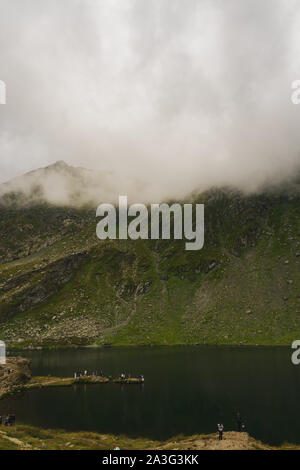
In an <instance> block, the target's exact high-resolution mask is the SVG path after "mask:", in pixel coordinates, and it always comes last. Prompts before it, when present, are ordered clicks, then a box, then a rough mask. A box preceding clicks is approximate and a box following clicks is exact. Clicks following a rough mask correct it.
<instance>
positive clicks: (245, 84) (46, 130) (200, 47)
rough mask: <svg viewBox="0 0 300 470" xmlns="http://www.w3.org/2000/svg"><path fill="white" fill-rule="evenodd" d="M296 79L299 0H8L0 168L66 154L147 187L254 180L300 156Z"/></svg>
mask: <svg viewBox="0 0 300 470" xmlns="http://www.w3.org/2000/svg"><path fill="white" fill-rule="evenodd" d="M296 79H300V5H299V1H298V0H288V1H286V0H263V1H262V0H226V1H224V0H101V1H100V0H98V1H97V0H43V1H41V0H0V80H3V81H4V82H5V84H6V104H5V105H3V104H1V105H0V180H1V181H6V180H9V179H11V178H14V177H16V176H18V175H21V174H23V173H24V172H26V171H29V170H33V169H36V168H39V167H43V166H47V165H50V164H51V163H54V162H55V161H57V160H64V161H65V162H67V163H68V164H70V165H73V166H81V167H86V168H90V169H95V170H99V171H100V173H99V186H101V185H102V179H101V178H102V177H101V175H103V178H105V179H106V182H107V178H108V179H109V184H107V186H106V187H107V191H108V193H107V194H109V191H111V193H115V194H122V193H123V194H124V193H125V194H126V193H127V194H128V195H129V196H131V197H132V198H135V199H137V198H138V199H139V200H142V199H148V200H149V199H151V198H152V199H153V200H157V199H163V198H168V197H182V196H184V195H186V194H188V193H190V192H191V191H192V190H194V189H197V190H199V191H202V190H204V189H207V188H209V187H210V186H213V185H214V186H215V185H224V184H226V185H235V186H238V187H240V188H242V189H245V190H255V189H256V188H258V187H260V186H261V185H262V184H265V182H268V183H269V182H277V181H280V180H281V179H284V178H286V177H289V176H290V175H293V174H295V172H296V171H297V169H298V168H299V162H300V106H297V105H294V104H292V102H291V94H292V90H291V84H292V82H293V81H294V80H296ZM51 174H53V175H54V178H53V180H54V181H53V183H52V181H47V191H48V192H49V197H50V198H51V191H52V190H53V191H54V192H55V191H56V198H57V188H58V187H57V185H56V184H55V172H51ZM95 175H98V173H94V179H95ZM104 175H105V176H104ZM48 176H49V175H48ZM29 180H30V179H27V180H26V181H29ZM63 184H64V183H63V180H62V181H60V185H63ZM94 186H95V188H96V187H97V183H95V182H94ZM108 188H109V189H108ZM89 189H90V188H89ZM59 194H61V195H62V196H61V197H62V198H63V197H65V192H64V191H61V190H60V192H59ZM96 197H97V196H96ZM102 197H103V194H102V195H101V198H102ZM108 198H110V196H108Z"/></svg>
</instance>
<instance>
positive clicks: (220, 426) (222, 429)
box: [218, 423, 224, 441]
mask: <svg viewBox="0 0 300 470" xmlns="http://www.w3.org/2000/svg"><path fill="white" fill-rule="evenodd" d="M223 431H224V426H223V424H222V423H218V433H219V441H222V439H223Z"/></svg>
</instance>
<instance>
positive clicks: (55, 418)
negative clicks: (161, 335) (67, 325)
mask: <svg viewBox="0 0 300 470" xmlns="http://www.w3.org/2000/svg"><path fill="white" fill-rule="evenodd" d="M291 353H292V350H291V349H289V348H258V347H256V348H254V347H253V348H245V347H243V348H238V347H237V348H234V347H232V348H230V347H182V348H179V347H178V348H177V347H176V348H175V347H174V348H120V349H117V348H116V349H115V348H112V349H82V350H79V349H76V350H56V351H55V350H53V351H34V352H29V351H26V353H23V355H24V356H26V357H30V358H31V359H32V372H33V374H34V375H48V374H51V375H53V376H60V377H67V376H73V374H74V371H75V370H84V369H87V370H88V371H96V370H97V371H100V370H103V372H104V373H105V375H113V376H117V375H119V374H120V373H122V372H126V373H131V374H132V376H137V375H139V374H143V375H144V376H145V383H144V385H120V384H103V385H76V386H72V387H65V388H64V387H60V388H49V389H44V390H32V391H28V392H25V393H22V394H19V395H17V396H14V397H10V398H7V399H5V400H2V401H0V414H5V413H8V412H14V413H16V416H17V422H19V423H20V422H22V423H25V424H31V425H34V426H40V427H44V428H64V429H67V430H78V431H79V430H89V431H97V432H101V433H113V434H126V435H128V436H132V437H141V436H145V437H149V438H153V439H167V438H170V437H173V436H176V435H178V434H187V435H190V434H194V433H211V432H215V431H216V425H217V423H218V421H220V420H221V421H222V422H223V424H224V427H225V431H226V430H235V429H236V423H235V416H236V412H237V411H239V412H240V413H241V415H242V418H243V420H244V422H245V424H246V428H247V430H248V432H249V433H250V434H251V435H252V436H253V437H255V438H257V439H260V440H262V441H264V442H267V443H270V444H280V443H283V442H287V441H288V442H292V443H300V366H294V365H292V363H291Z"/></svg>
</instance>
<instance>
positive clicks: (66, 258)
mask: <svg viewBox="0 0 300 470" xmlns="http://www.w3.org/2000/svg"><path fill="white" fill-rule="evenodd" d="M197 200H198V201H199V202H200V201H201V202H205V211H206V214H205V224H206V226H205V245H204V248H203V249H202V250H200V251H185V249H184V242H182V241H177V240H176V241H174V240H171V241H155V240H148V241H142V240H139V241H131V240H128V241H127V240H122V241H121V240H115V241H100V240H98V239H97V237H96V233H95V228H96V223H97V221H96V219H95V211H94V210H92V211H91V210H88V209H75V208H73V209H70V208H64V207H55V206H51V205H49V204H46V203H43V204H40V205H38V204H35V205H34V206H30V207H26V206H25V207H18V206H17V205H16V206H14V208H13V209H12V208H11V207H10V208H9V209H8V208H7V207H6V206H5V205H3V206H2V207H1V206H0V217H1V228H0V256H1V263H2V264H1V265H0V289H1V298H0V337H1V339H4V340H6V341H7V343H8V344H10V345H14V346H19V347H24V346H55V345H59V346H61V345H75V344H76V345H102V344H126V345H130V344H165V345H168V344H197V343H209V344H237V343H238V344H240V343H242V344H276V345H277V344H290V343H291V342H292V341H293V340H295V339H298V337H299V334H300V328H299V327H300V270H299V267H300V196H299V192H298V191H296V192H295V193H293V195H291V194H288V193H287V192H279V193H275V192H272V193H271V192H269V193H267V194H260V195H256V196H247V197H246V196H243V195H241V194H239V193H237V192H233V191H229V190H216V191H210V192H208V193H206V194H204V195H202V196H201V197H199V198H198V199H197Z"/></svg>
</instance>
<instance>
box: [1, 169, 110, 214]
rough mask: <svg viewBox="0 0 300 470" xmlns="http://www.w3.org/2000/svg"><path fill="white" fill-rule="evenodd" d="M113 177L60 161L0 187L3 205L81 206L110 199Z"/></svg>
mask: <svg viewBox="0 0 300 470" xmlns="http://www.w3.org/2000/svg"><path fill="white" fill-rule="evenodd" d="M112 176H113V175H112V174H111V173H104V172H103V171H102V172H100V171H95V170H88V169H86V168H80V167H73V166H70V165H68V164H67V163H65V162H64V161H62V160H60V161H57V162H56V163H54V164H52V165H49V166H47V167H45V168H39V169H37V170H34V171H30V172H29V173H26V174H25V175H22V176H19V177H17V178H14V179H13V180H11V181H9V182H7V183H4V184H2V185H0V205H5V206H12V207H13V206H16V205H17V206H28V205H32V204H37V203H40V202H48V203H49V204H54V205H57V206H62V205H65V206H66V205H67V206H70V207H82V206H84V205H90V204H97V203H100V202H101V201H102V200H103V199H105V200H107V198H108V199H109V200H111V198H112V193H113V186H112Z"/></svg>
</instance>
